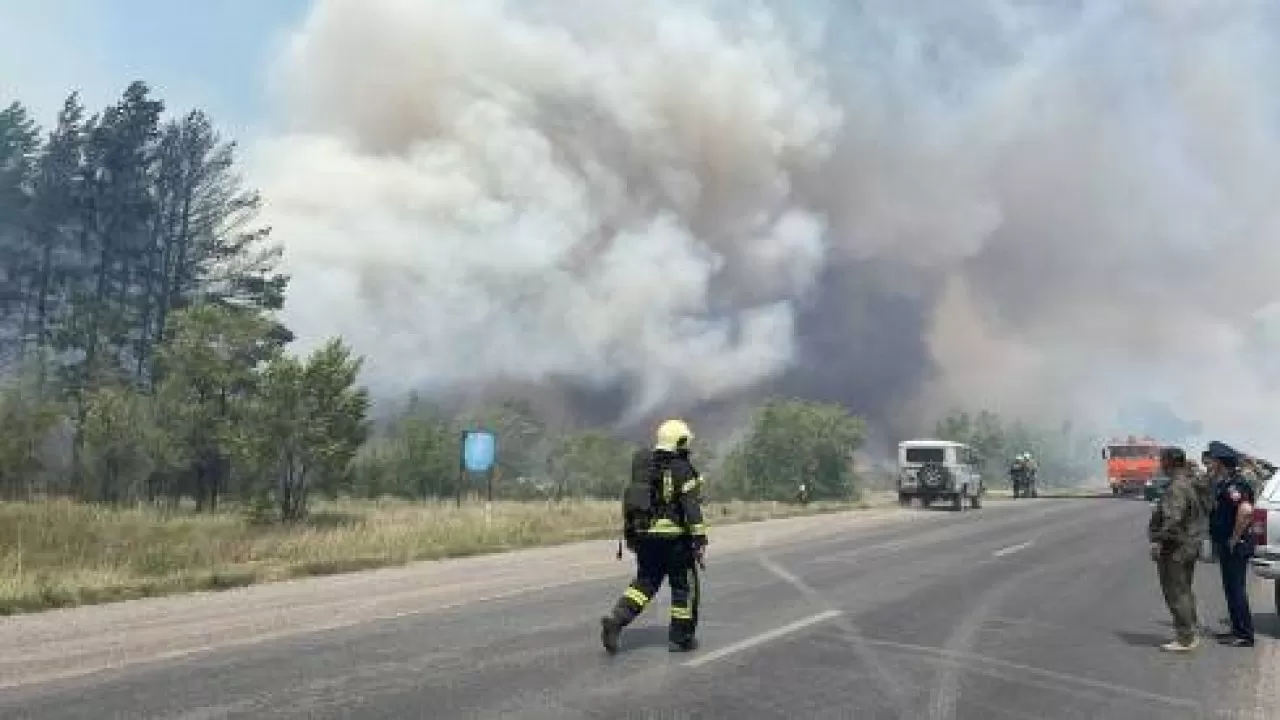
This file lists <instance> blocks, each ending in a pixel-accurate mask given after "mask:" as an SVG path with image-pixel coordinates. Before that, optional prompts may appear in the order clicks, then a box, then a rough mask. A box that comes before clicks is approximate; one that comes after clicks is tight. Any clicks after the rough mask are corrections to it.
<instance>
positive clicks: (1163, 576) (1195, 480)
mask: <svg viewBox="0 0 1280 720" xmlns="http://www.w3.org/2000/svg"><path fill="white" fill-rule="evenodd" d="M1160 469H1161V471H1162V472H1163V474H1164V475H1165V477H1167V478H1169V486H1168V488H1167V489H1166V490H1165V492H1164V494H1163V495H1162V496H1161V497H1160V500H1159V502H1157V503H1156V507H1155V509H1154V510H1152V512H1151V521H1150V523H1149V524H1148V526H1147V539H1148V540H1149V541H1150V543H1151V559H1152V560H1154V561H1155V563H1156V572H1157V574H1158V576H1159V578H1160V590H1161V592H1162V593H1163V594H1164V600H1165V604H1167V605H1168V606H1169V614H1170V615H1172V616H1173V627H1174V631H1175V635H1176V636H1175V638H1174V639H1173V641H1172V642H1168V643H1165V644H1164V645H1161V646H1160V649H1161V650H1164V651H1166V652H1189V651H1191V650H1194V649H1195V648H1196V646H1198V645H1199V644H1200V638H1199V636H1198V633H1197V628H1198V627H1199V624H1198V622H1197V621H1196V597H1195V593H1194V592H1193V590H1192V587H1193V586H1192V582H1193V579H1194V575H1195V569H1196V559H1197V558H1198V557H1199V554H1200V542H1201V540H1203V538H1204V536H1205V534H1206V533H1207V531H1208V520H1209V518H1208V513H1209V497H1208V495H1209V490H1208V488H1207V487H1203V488H1201V487H1199V485H1200V484H1201V483H1203V482H1205V481H1204V480H1203V479H1201V478H1200V477H1199V476H1198V475H1196V474H1194V473H1193V472H1192V470H1191V468H1190V467H1188V464H1187V456H1186V453H1184V452H1183V451H1182V449H1181V448H1176V447H1169V448H1164V449H1163V450H1161V451H1160Z"/></svg>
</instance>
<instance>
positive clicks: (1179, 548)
mask: <svg viewBox="0 0 1280 720" xmlns="http://www.w3.org/2000/svg"><path fill="white" fill-rule="evenodd" d="M1212 503H1213V496H1212V491H1211V487H1210V485H1209V481H1208V478H1206V477H1204V476H1201V475H1199V474H1198V473H1196V474H1193V473H1189V472H1179V473H1175V474H1174V475H1173V477H1172V478H1170V480H1169V487H1168V488H1167V489H1166V490H1165V492H1164V495H1163V496H1161V498H1160V501H1159V502H1158V503H1157V504H1156V507H1155V509H1154V510H1153V511H1152V512H1151V521H1150V523H1148V525H1147V539H1148V540H1149V541H1150V542H1152V543H1153V544H1156V545H1159V546H1160V552H1161V554H1162V555H1165V556H1167V557H1171V558H1174V559H1180V560H1185V559H1190V558H1194V557H1196V555H1197V554H1198V553H1199V552H1200V542H1201V540H1203V539H1204V538H1206V537H1208V535H1209V512H1210V510H1211V508H1212Z"/></svg>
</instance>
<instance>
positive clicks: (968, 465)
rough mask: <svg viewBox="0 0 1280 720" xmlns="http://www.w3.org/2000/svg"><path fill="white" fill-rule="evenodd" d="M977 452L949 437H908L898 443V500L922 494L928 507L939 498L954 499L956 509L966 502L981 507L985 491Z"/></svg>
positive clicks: (905, 502) (907, 501) (953, 504)
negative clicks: (916, 438)
mask: <svg viewBox="0 0 1280 720" xmlns="http://www.w3.org/2000/svg"><path fill="white" fill-rule="evenodd" d="M979 465H980V461H979V458H978V454H977V453H976V452H974V450H973V448H971V447H969V446H968V445H965V444H964V443H958V442H952V441H950V440H906V441H904V442H901V443H898V502H899V503H901V504H903V505H910V504H911V501H912V499H914V498H919V499H920V504H921V505H923V506H924V507H928V506H929V504H930V503H932V502H933V501H934V500H938V499H946V500H949V501H950V502H951V508H952V509H953V510H964V507H965V503H966V502H968V503H969V505H970V507H972V508H974V509H975V510H976V509H978V508H980V507H982V495H983V493H984V492H985V491H986V489H985V487H984V486H983V483H982V473H981V470H980V468H979Z"/></svg>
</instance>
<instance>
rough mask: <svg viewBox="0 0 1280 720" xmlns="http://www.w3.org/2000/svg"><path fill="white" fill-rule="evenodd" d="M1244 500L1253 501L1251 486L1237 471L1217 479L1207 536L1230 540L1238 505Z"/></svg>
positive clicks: (1223, 542) (1220, 542) (1224, 540)
mask: <svg viewBox="0 0 1280 720" xmlns="http://www.w3.org/2000/svg"><path fill="white" fill-rule="evenodd" d="M1246 502H1247V503H1250V504H1252V503H1253V488H1252V486H1251V485H1250V484H1249V482H1248V481H1247V480H1245V479H1244V478H1243V477H1241V476H1240V474H1239V473H1238V472H1231V473H1229V474H1227V475H1226V476H1225V477H1222V478H1219V479H1218V483H1217V485H1216V486H1215V488H1214V503H1213V514H1212V515H1211V516H1210V519H1209V536H1210V537H1212V538H1213V541H1214V542H1216V543H1219V544H1225V543H1227V542H1230V540H1231V534H1232V533H1233V532H1234V531H1235V526H1236V516H1237V515H1238V514H1239V512H1240V505H1241V503H1246ZM1243 539H1245V540H1247V539H1248V538H1247V537H1245V538H1243Z"/></svg>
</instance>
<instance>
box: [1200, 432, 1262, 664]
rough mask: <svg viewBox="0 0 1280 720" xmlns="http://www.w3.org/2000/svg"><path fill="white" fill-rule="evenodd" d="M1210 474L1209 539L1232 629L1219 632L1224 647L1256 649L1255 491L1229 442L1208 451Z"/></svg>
mask: <svg viewBox="0 0 1280 720" xmlns="http://www.w3.org/2000/svg"><path fill="white" fill-rule="evenodd" d="M1208 456H1209V463H1210V473H1211V475H1212V476H1213V477H1214V478H1216V480H1217V482H1216V483H1215V485H1214V508H1213V514H1212V515H1211V516H1210V520H1209V536H1210V538H1212V540H1213V546H1214V552H1215V554H1216V555H1217V556H1218V567H1219V568H1220V569H1221V570H1222V591H1223V594H1224V595H1226V599H1227V612H1228V614H1229V615H1230V623H1231V629H1230V630H1228V631H1227V632H1223V633H1218V635H1217V638H1218V640H1219V641H1220V642H1222V643H1223V644H1224V645H1230V646H1232V647H1253V642H1254V634H1253V612H1252V610H1250V608H1249V593H1248V590H1247V586H1246V582H1247V581H1248V577H1249V558H1251V557H1252V556H1253V537H1252V536H1251V535H1250V534H1249V526H1250V525H1251V524H1252V522H1253V500H1254V497H1253V488H1252V486H1251V485H1250V483H1249V482H1248V481H1247V480H1245V479H1244V478H1243V477H1241V475H1240V454H1239V453H1238V452H1236V451H1235V450H1233V449H1232V448H1231V447H1230V446H1228V445H1226V444H1225V443H1221V442H1218V441H1216V440H1215V441H1213V442H1211V443H1209V449H1208Z"/></svg>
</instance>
